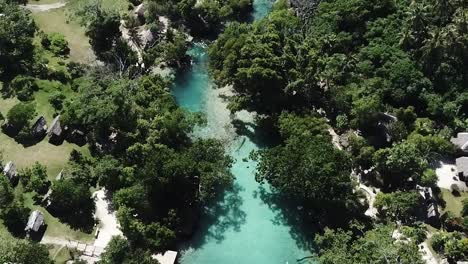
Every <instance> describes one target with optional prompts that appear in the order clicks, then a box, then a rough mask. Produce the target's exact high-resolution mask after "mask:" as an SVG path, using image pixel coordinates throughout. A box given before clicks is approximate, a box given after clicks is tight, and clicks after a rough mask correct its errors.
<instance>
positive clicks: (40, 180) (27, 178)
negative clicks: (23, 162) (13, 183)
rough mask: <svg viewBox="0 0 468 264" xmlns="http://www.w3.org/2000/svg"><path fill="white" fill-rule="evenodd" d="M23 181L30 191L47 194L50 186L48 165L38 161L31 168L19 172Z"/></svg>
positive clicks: (26, 188)
mask: <svg viewBox="0 0 468 264" xmlns="http://www.w3.org/2000/svg"><path fill="white" fill-rule="evenodd" d="M19 176H20V180H21V183H22V184H23V187H24V188H25V190H26V191H28V192H32V191H34V192H36V193H38V194H45V193H46V192H47V189H48V188H49V185H50V183H49V181H48V180H47V167H46V166H44V165H41V164H40V163H38V162H36V163H35V164H34V165H33V166H32V167H31V168H26V169H23V170H21V171H20V173H19Z"/></svg>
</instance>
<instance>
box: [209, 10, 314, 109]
mask: <svg viewBox="0 0 468 264" xmlns="http://www.w3.org/2000/svg"><path fill="white" fill-rule="evenodd" d="M300 25H301V23H300V21H299V20H298V18H297V17H296V16H294V14H293V13H292V12H291V11H290V10H286V9H278V10H275V11H273V12H272V13H271V14H270V15H269V16H268V17H267V19H265V20H262V21H260V22H258V23H254V24H253V25H246V24H238V23H233V24H230V25H229V26H228V27H227V28H226V30H225V31H224V33H223V34H221V35H220V37H219V38H218V39H217V40H216V42H215V43H214V44H213V45H212V46H211V47H210V49H209V55H210V70H211V72H212V74H213V76H214V78H215V80H216V81H217V83H218V84H219V85H222V86H224V85H228V84H233V88H234V90H235V93H236V94H235V96H234V97H232V98H231V99H230V109H231V110H232V111H238V110H241V109H244V108H245V109H247V110H256V111H258V112H260V113H265V114H274V113H275V114H279V113H280V112H281V111H282V110H287V109H289V108H295V107H296V106H300V105H302V104H303V103H305V102H307V103H310V102H312V101H314V100H315V99H318V98H317V97H318V94H319V93H320V92H319V91H318V90H314V91H311V90H309V89H308V88H309V87H310V86H309V84H308V82H307V81H313V80H310V79H308V76H302V75H300V73H301V71H302V70H303V69H304V67H305V68H307V69H310V70H311V71H313V65H310V66H309V65H308V64H309V63H310V64H312V63H314V62H315V56H314V55H315V54H314V53H313V52H310V53H309V52H307V50H306V49H307V46H306V45H307V43H304V42H303V39H302V38H301V36H299V35H295V34H290V32H294V31H295V30H298V29H299V28H300ZM301 45H304V46H301ZM309 67H310V68H309Z"/></svg>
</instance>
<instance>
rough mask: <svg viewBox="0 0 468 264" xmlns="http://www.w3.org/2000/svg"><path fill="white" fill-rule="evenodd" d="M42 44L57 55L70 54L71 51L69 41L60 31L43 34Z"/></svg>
mask: <svg viewBox="0 0 468 264" xmlns="http://www.w3.org/2000/svg"><path fill="white" fill-rule="evenodd" d="M41 44H42V46H44V48H46V49H48V50H50V51H51V52H52V53H53V54H55V55H56V56H62V55H68V54H69V53H70V48H69V47H68V41H67V40H66V39H65V36H64V35H62V34H60V33H50V34H45V33H44V34H42V36H41Z"/></svg>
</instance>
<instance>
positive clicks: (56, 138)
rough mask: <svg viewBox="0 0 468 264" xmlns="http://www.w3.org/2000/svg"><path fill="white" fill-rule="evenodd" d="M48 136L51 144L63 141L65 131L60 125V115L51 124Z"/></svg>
mask: <svg viewBox="0 0 468 264" xmlns="http://www.w3.org/2000/svg"><path fill="white" fill-rule="evenodd" d="M47 136H48V137H49V142H51V143H59V142H60V141H61V140H62V139H63V129H62V126H61V125H60V115H58V116H56V117H55V118H54V120H53V121H52V123H51V124H50V127H49V130H47Z"/></svg>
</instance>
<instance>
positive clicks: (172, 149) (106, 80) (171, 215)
mask: <svg viewBox="0 0 468 264" xmlns="http://www.w3.org/2000/svg"><path fill="white" fill-rule="evenodd" d="M114 77H115V76H103V75H96V76H88V77H83V78H81V79H80V80H77V81H76V82H75V85H76V89H77V91H78V92H79V95H78V96H76V97H75V98H73V99H72V100H69V101H67V102H66V103H65V105H64V110H63V115H62V120H63V123H64V124H66V125H68V126H70V127H80V128H82V129H84V130H85V131H86V132H87V134H88V137H87V138H89V139H90V140H91V142H90V145H92V146H96V145H97V144H100V145H101V146H102V147H101V148H92V150H93V153H95V154H96V155H95V156H96V160H94V159H91V160H87V159H85V158H84V157H83V156H81V155H77V153H74V152H73V153H72V155H71V156H72V158H71V160H72V162H71V163H70V164H69V166H68V169H67V171H68V172H67V175H70V177H71V178H72V179H74V180H75V181H76V182H85V183H87V184H88V185H89V186H94V185H95V184H96V183H99V185H100V186H104V187H105V188H106V189H107V190H108V191H109V193H110V194H111V195H112V202H113V205H114V206H115V208H116V209H118V211H119V221H120V223H121V225H122V230H123V232H124V235H125V236H126V237H127V238H128V239H129V241H130V244H131V245H134V244H135V245H138V246H141V247H150V248H153V249H159V250H162V249H165V247H166V246H168V245H170V244H172V243H174V241H175V240H176V238H178V236H180V235H183V234H188V233H190V232H192V230H190V228H187V226H190V225H192V224H193V222H194V219H195V217H197V215H198V214H199V213H200V211H199V210H200V209H199V208H201V206H202V205H204V204H205V203H207V202H209V201H211V200H212V199H213V198H215V197H216V196H217V194H219V192H220V191H221V190H223V189H224V188H226V187H229V186H230V185H231V184H232V182H233V177H232V175H231V173H230V171H229V168H230V166H231V164H232V160H231V159H230V158H229V157H228V156H226V154H225V151H224V147H223V145H222V144H221V143H220V142H218V141H216V140H210V139H203V140H202V139H198V140H195V139H192V138H190V137H189V136H188V135H189V134H190V133H191V132H192V130H193V127H194V126H195V125H196V124H199V123H200V118H199V115H196V114H190V113H187V112H185V111H184V110H182V109H180V108H178V106H177V105H176V102H175V101H174V98H173V97H172V95H171V94H170V93H169V92H168V90H167V88H166V87H168V83H167V82H165V81H164V80H163V79H161V78H160V77H158V76H142V77H140V78H137V79H134V80H128V79H123V78H114ZM83 105H86V107H83ZM94 142H96V143H97V144H95V143H94ZM54 192H55V191H53V192H52V193H54ZM187 229H188V231H187Z"/></svg>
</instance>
